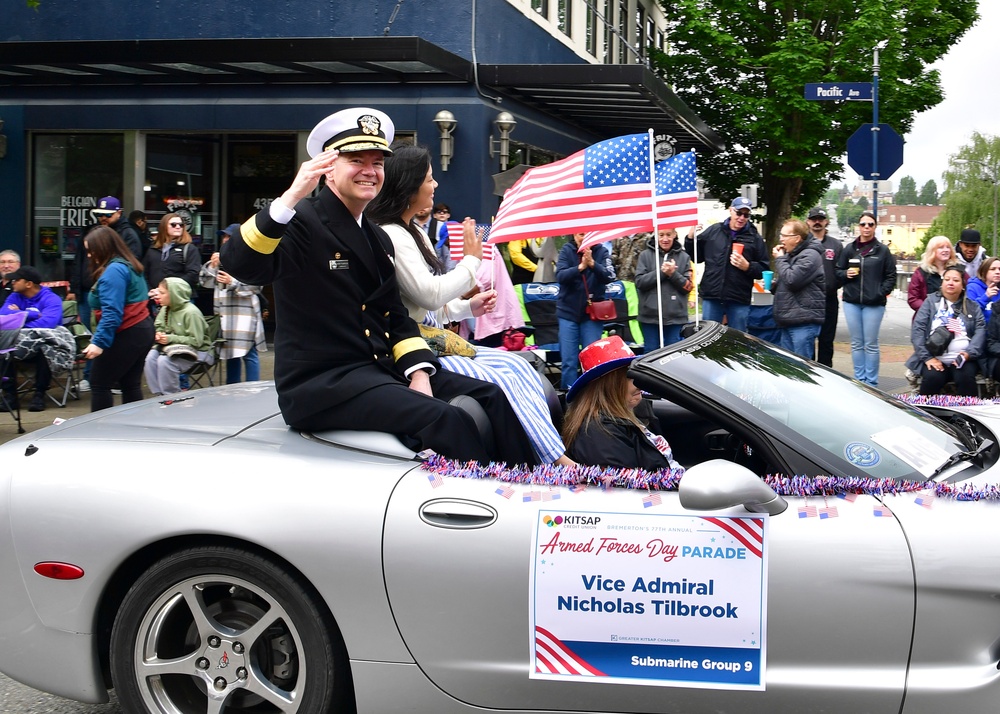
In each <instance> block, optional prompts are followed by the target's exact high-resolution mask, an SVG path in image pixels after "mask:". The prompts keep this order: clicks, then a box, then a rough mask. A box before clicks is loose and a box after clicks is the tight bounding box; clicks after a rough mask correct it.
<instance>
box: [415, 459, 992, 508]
mask: <svg viewBox="0 0 1000 714" xmlns="http://www.w3.org/2000/svg"><path fill="white" fill-rule="evenodd" d="M421 468H422V469H423V470H425V471H428V472H430V473H432V474H436V475H438V476H449V477H452V478H465V479H493V480H496V481H500V482H502V483H509V484H522V485H532V486H550V487H554V486H568V487H574V486H597V487H600V488H602V489H608V488H625V489H636V490H644V491H676V490H677V488H678V486H679V485H680V482H681V478H682V477H683V475H684V470H683V469H663V470H661V471H645V470H644V469H618V468H606V467H600V466H553V465H552V464H544V465H541V466H534V467H527V466H523V465H521V466H517V465H514V466H509V465H507V464H503V463H496V462H492V463H489V464H480V463H477V462H474V461H455V460H452V459H446V458H444V457H443V456H440V455H437V454H435V455H432V456H431V457H430V458H429V459H427V461H425V462H423V464H421ZM763 480H764V482H765V483H766V484H767V485H768V486H770V487H771V488H772V489H774V492H775V493H777V494H778V495H779V496H799V497H803V498H806V497H811V496H812V497H826V496H846V495H850V494H856V495H862V494H863V495H868V496H898V495H902V494H907V493H917V492H919V491H931V492H933V493H934V495H935V496H936V497H939V498H951V499H954V500H957V501H1000V486H997V485H986V486H982V487H973V486H971V485H968V484H966V485H962V484H948V483H930V482H927V481H894V480H892V479H876V478H867V477H865V478H861V477H857V476H847V477H844V476H812V477H809V476H792V477H788V476H782V475H771V474H768V475H766V476H764V477H763Z"/></svg>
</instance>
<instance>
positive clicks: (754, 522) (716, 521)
mask: <svg viewBox="0 0 1000 714" xmlns="http://www.w3.org/2000/svg"><path fill="white" fill-rule="evenodd" d="M702 520H704V521H707V522H708V523H711V524H712V525H714V526H718V527H719V528H721V529H722V530H724V531H726V532H727V533H728V534H729V535H731V536H733V538H735V539H736V540H738V541H739V542H740V543H742V544H743V545H745V546H746V547H747V550H748V551H749V552H750V553H752V554H754V555H756V556H757V557H758V558H763V557H764V519H762V518H715V517H711V516H702Z"/></svg>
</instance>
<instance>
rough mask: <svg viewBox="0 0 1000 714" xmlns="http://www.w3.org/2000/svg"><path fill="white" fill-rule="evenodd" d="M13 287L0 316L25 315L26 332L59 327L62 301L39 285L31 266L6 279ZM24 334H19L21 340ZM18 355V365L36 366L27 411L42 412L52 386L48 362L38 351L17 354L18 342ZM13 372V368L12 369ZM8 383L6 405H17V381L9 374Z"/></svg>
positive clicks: (18, 270)
mask: <svg viewBox="0 0 1000 714" xmlns="http://www.w3.org/2000/svg"><path fill="white" fill-rule="evenodd" d="M7 278H8V279H9V280H10V282H11V284H12V286H13V292H12V293H11V294H10V295H8V296H7V299H6V300H5V301H4V304H3V306H2V307H0V315H10V314H13V313H18V312H23V313H24V314H25V322H24V327H25V329H28V328H47V329H54V328H56V327H59V326H60V325H62V300H61V299H60V298H59V296H58V295H56V294H55V293H54V292H52V291H51V290H49V289H48V288H47V287H45V286H44V285H42V280H43V278H42V274H41V273H39V272H38V271H37V270H36V269H35V268H33V267H31V266H30V265H22V266H21V267H20V268H18V269H17V270H15V271H14V272H13V273H11V274H10V275H8V276H7ZM24 335H25V333H24V332H22V333H21V336H22V337H23V336H24ZM18 348H19V350H18V351H15V353H14V355H15V358H16V359H17V361H19V362H24V363H30V362H33V363H34V364H35V395H34V397H32V400H31V405H30V406H29V407H28V411H32V412H40V411H44V409H45V393H46V392H47V391H49V386H50V385H51V384H52V370H51V369H50V368H49V363H48V360H47V359H46V358H45V355H44V354H43V353H42V352H41V351H40V350H31V351H30V353H26V354H19V351H22V350H23V347H22V344H21V340H19V341H18ZM11 369H13V367H11ZM7 376H8V377H11V378H9V379H6V380H5V381H4V383H3V388H4V389H5V390H6V391H7V403H8V404H10V405H11V406H15V405H16V404H17V379H15V378H13V375H12V374H8V375H7Z"/></svg>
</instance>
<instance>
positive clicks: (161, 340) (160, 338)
mask: <svg viewBox="0 0 1000 714" xmlns="http://www.w3.org/2000/svg"><path fill="white" fill-rule="evenodd" d="M169 340H170V338H169V337H167V333H166V332H157V333H156V335H155V336H154V337H153V342H155V343H156V344H158V345H165V344H167V342H169Z"/></svg>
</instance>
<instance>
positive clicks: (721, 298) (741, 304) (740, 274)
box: [684, 196, 771, 332]
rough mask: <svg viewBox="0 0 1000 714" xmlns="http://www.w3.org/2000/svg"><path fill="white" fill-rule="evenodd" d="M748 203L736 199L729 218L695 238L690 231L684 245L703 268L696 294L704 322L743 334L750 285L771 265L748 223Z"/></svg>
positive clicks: (747, 200)
mask: <svg viewBox="0 0 1000 714" xmlns="http://www.w3.org/2000/svg"><path fill="white" fill-rule="evenodd" d="M750 209H751V205H750V199H748V198H745V197H743V196H737V197H736V198H734V199H733V201H732V203H730V204H729V218H727V219H726V220H724V221H722V222H721V223H716V224H715V225H712V226H709V227H708V228H706V229H705V230H704V231H702V232H701V233H700V234H699V235H698V237H697V238H695V237H694V229H692V231H691V233H689V234H688V237H687V239H686V240H685V241H684V250H685V251H686V252H687V254H688V255H690V256H691V259H692V260H694V261H696V262H698V263H704V264H705V271H704V273H703V274H702V276H701V283H700V285H699V287H698V294H699V295H700V296H701V305H702V311H703V314H704V318H705V319H706V320H713V321H715V322H722V319H723V317H725V318H726V322H727V324H728V325H729V326H730V327H732V328H734V329H737V330H742V331H743V332H746V329H747V321H748V319H749V317H750V296H751V295H752V294H753V281H754V280H755V279H757V278H760V277H762V276H763V274H764V271H765V270H767V269H768V266H769V265H770V264H771V258H770V255H769V254H768V252H767V246H766V245H765V244H764V239H763V238H761V236H760V233H758V232H757V229H756V228H754V226H753V224H752V223H750Z"/></svg>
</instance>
